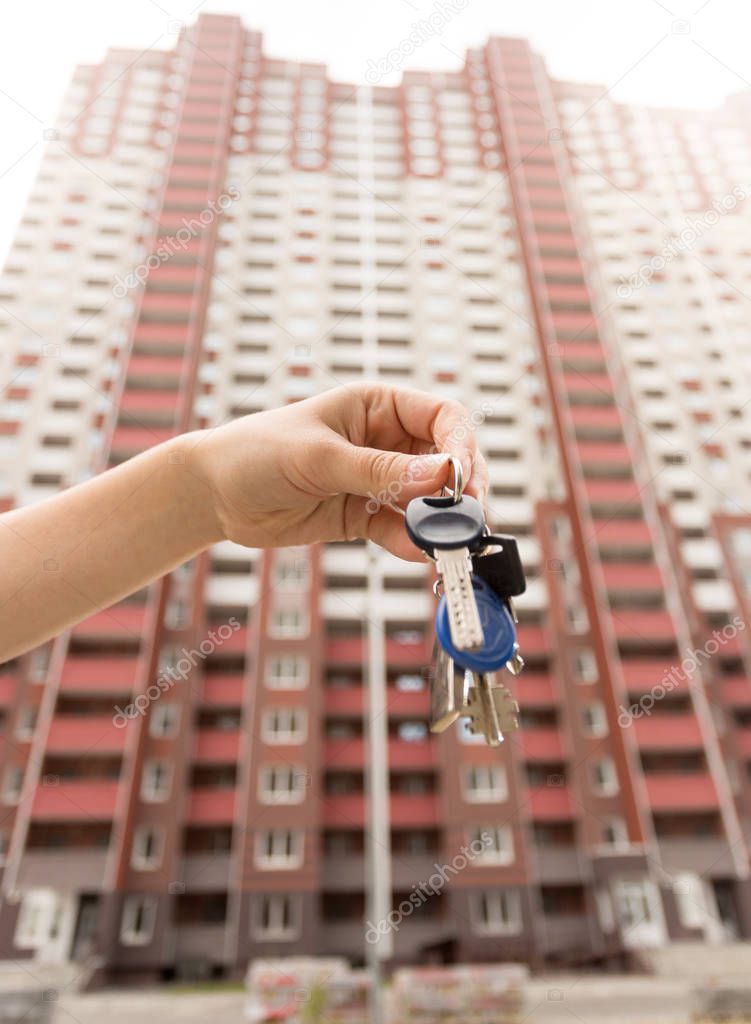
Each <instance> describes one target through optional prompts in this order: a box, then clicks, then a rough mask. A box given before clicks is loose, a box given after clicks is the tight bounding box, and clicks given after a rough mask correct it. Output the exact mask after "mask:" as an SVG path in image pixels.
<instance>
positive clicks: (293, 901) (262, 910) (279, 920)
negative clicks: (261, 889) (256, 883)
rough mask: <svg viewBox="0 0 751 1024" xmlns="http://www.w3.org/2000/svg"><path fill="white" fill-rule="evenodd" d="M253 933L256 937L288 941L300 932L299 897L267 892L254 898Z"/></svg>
mask: <svg viewBox="0 0 751 1024" xmlns="http://www.w3.org/2000/svg"><path fill="white" fill-rule="evenodd" d="M254 911H255V913H254V915H253V933H254V936H255V937H256V938H258V939H273V940H276V941H289V940H290V939H296V938H297V936H298V935H299V933H300V919H301V912H300V899H299V897H298V896H297V895H294V896H290V895H287V894H286V893H269V894H268V895H264V896H258V897H257V898H256V902H255V906H254Z"/></svg>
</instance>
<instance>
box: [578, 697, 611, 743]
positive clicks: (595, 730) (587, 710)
mask: <svg viewBox="0 0 751 1024" xmlns="http://www.w3.org/2000/svg"><path fill="white" fill-rule="evenodd" d="M582 727H583V729H584V731H585V733H586V734H587V735H588V736H596V737H601V736H607V734H608V719H607V715H606V714H605V708H604V706H603V705H602V704H601V703H600V701H592V703H591V704H587V705H586V706H585V707H584V708H583V709H582Z"/></svg>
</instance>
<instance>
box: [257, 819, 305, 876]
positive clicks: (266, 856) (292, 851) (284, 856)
mask: <svg viewBox="0 0 751 1024" xmlns="http://www.w3.org/2000/svg"><path fill="white" fill-rule="evenodd" d="M303 845H304V833H303V832H301V831H299V830H297V829H289V828H273V829H266V830H264V831H262V832H259V833H258V835H257V837H256V866H257V867H259V868H265V869H266V870H282V871H287V870H290V869H291V868H299V867H300V866H301V865H302V862H303Z"/></svg>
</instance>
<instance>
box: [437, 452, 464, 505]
mask: <svg viewBox="0 0 751 1024" xmlns="http://www.w3.org/2000/svg"><path fill="white" fill-rule="evenodd" d="M449 462H450V463H451V468H452V469H453V471H454V488H453V490H452V492H451V493H452V495H453V497H454V504H455V505H458V504H459V502H460V501H461V500H462V494H463V493H464V470H463V469H462V460H461V459H460V458H459V456H458V455H451V456H450V457H449ZM445 494H446V485H445V484H444V485H443V487H442V488H441V497H443V496H444V495H445Z"/></svg>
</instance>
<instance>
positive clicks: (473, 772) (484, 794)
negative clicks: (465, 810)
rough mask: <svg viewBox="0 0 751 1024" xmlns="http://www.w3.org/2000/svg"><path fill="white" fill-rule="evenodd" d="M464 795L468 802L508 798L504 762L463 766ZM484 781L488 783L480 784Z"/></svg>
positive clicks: (501, 800) (496, 800)
mask: <svg viewBox="0 0 751 1024" xmlns="http://www.w3.org/2000/svg"><path fill="white" fill-rule="evenodd" d="M461 772H462V795H463V796H464V799H465V800H466V801H467V803H470V804H487V803H502V802H503V801H504V800H507V799H508V778H507V776H506V769H505V767H504V765H502V764H492V763H490V762H486V763H483V764H466V765H463V766H462V769H461ZM483 775H485V776H486V779H485V780H484V781H486V782H487V785H485V786H483V785H478V783H481V782H483Z"/></svg>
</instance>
